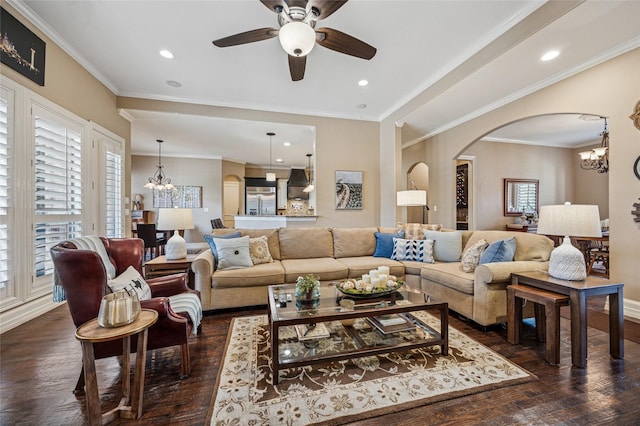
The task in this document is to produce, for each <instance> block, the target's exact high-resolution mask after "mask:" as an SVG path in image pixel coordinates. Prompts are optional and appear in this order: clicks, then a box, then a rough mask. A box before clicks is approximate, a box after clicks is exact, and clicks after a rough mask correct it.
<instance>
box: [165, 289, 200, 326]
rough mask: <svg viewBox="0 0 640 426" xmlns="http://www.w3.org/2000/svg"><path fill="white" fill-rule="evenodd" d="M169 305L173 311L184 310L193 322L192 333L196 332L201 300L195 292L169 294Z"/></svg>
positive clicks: (198, 324)
mask: <svg viewBox="0 0 640 426" xmlns="http://www.w3.org/2000/svg"><path fill="white" fill-rule="evenodd" d="M169 305H170V306H171V309H173V312H186V313H187V314H188V315H189V318H191V322H192V323H193V334H198V327H200V322H201V321H202V302H200V298H199V297H198V295H197V294H194V293H180V294H176V295H173V296H169Z"/></svg>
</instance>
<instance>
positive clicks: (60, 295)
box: [53, 235, 116, 302]
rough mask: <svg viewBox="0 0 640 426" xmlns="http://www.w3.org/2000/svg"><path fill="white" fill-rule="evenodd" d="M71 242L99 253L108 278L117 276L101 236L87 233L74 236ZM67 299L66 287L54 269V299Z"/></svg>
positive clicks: (79, 247)
mask: <svg viewBox="0 0 640 426" xmlns="http://www.w3.org/2000/svg"><path fill="white" fill-rule="evenodd" d="M69 242H71V243H73V244H74V245H75V246H76V248H77V249H78V250H90V251H93V252H96V253H98V255H99V256H100V259H102V264H103V265H104V268H105V270H106V272H107V279H109V280H111V279H113V278H115V276H116V267H115V266H113V263H111V260H109V255H108V254H107V249H106V248H105V247H104V244H103V243H102V240H101V239H100V237H98V236H96V235H86V236H84V237H79V238H74V239H72V240H69ZM65 300H67V296H66V295H65V294H64V288H63V287H62V284H60V282H59V280H58V274H57V272H56V271H55V270H54V271H53V301H54V302H64V301H65Z"/></svg>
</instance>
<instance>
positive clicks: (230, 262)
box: [213, 236, 253, 270]
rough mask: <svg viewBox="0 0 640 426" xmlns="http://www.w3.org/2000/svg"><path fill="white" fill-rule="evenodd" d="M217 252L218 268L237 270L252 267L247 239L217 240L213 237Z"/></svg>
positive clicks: (246, 237) (245, 237)
mask: <svg viewBox="0 0 640 426" xmlns="http://www.w3.org/2000/svg"><path fill="white" fill-rule="evenodd" d="M213 240H214V242H215V246H216V249H217V250H218V268H217V269H220V270H224V269H239V268H248V267H250V266H253V262H251V256H250V255H249V237H248V236H244V237H239V238H217V237H213Z"/></svg>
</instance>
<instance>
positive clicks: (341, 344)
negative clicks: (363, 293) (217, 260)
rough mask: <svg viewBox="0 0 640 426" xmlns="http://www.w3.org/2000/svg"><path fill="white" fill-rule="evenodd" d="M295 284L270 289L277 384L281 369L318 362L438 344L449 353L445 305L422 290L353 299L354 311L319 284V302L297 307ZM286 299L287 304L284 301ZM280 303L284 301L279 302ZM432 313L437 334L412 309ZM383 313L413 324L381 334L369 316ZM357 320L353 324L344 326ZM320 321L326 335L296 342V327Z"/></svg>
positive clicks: (333, 286) (333, 287)
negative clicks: (435, 319) (312, 305)
mask: <svg viewBox="0 0 640 426" xmlns="http://www.w3.org/2000/svg"><path fill="white" fill-rule="evenodd" d="M294 294H295V285H293V284H292V285H276V286H270V287H269V325H270V331H271V352H272V353H271V355H272V360H273V366H272V367H273V376H274V377H273V380H274V383H276V384H277V383H278V380H279V372H280V370H281V369H285V368H293V367H299V366H303V365H309V364H314V363H318V362H322V361H338V360H343V359H351V358H358V357H364V356H371V355H377V354H381V353H388V352H392V351H406V350H411V349H416V348H422V347H427V346H436V345H438V346H440V349H441V352H442V353H443V354H444V355H447V354H448V347H449V333H448V305H447V303H443V302H438V301H434V300H432V299H431V298H430V297H429V296H428V295H427V294H426V293H425V292H423V291H422V290H420V289H416V288H414V287H411V286H408V285H405V286H404V287H403V288H402V289H401V290H399V291H397V292H394V293H391V294H389V295H386V296H384V297H382V298H376V299H358V300H355V306H354V309H352V310H347V309H345V308H343V307H342V306H341V305H340V302H341V300H342V299H345V298H346V299H349V297H348V296H344V295H343V294H342V293H340V292H338V291H337V290H336V284H335V283H329V284H322V285H321V289H320V296H321V297H320V300H319V301H318V302H317V303H316V304H315V306H314V307H310V308H301V307H296V302H295V296H294ZM287 295H290V296H291V297H290V298H289V299H290V300H291V301H289V302H287V301H286V300H287V297H286V296H287ZM280 300H283V303H281V302H280ZM425 310H426V311H435V312H436V313H438V314H439V318H440V331H438V330H435V329H433V328H431V327H429V326H428V325H427V324H425V323H424V322H422V321H420V320H419V319H418V318H416V317H415V316H413V315H411V313H412V312H416V311H425ZM386 314H399V315H403V316H405V317H406V318H407V319H408V320H409V321H411V322H412V323H413V324H415V328H414V329H412V330H405V331H400V332H395V333H387V334H384V333H382V332H380V331H379V330H378V329H377V328H376V327H374V326H373V325H372V324H371V323H370V322H369V321H368V320H367V318H368V317H377V316H380V315H386ZM349 320H355V322H354V323H353V325H347V326H345V325H343V322H344V323H349V322H350V321H349ZM321 322H322V323H324V324H325V326H326V327H327V328H328V330H329V337H322V338H318V339H314V340H305V341H299V340H298V336H297V334H296V330H295V328H294V327H295V326H296V325H299V324H318V323H321Z"/></svg>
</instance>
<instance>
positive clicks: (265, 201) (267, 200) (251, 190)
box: [245, 186, 277, 216]
mask: <svg viewBox="0 0 640 426" xmlns="http://www.w3.org/2000/svg"><path fill="white" fill-rule="evenodd" d="M276 212H277V210H276V188H274V187H260V186H247V187H246V200H245V214H248V215H252V216H267V215H275V214H276Z"/></svg>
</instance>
